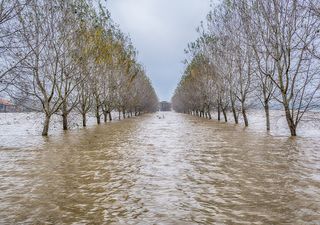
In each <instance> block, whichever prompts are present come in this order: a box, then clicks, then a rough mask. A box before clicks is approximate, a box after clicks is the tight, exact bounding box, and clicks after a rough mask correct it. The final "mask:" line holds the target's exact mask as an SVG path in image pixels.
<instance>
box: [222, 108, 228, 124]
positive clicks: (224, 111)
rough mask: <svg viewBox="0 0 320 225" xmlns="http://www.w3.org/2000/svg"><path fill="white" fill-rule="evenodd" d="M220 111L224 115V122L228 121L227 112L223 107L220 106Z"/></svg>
mask: <svg viewBox="0 0 320 225" xmlns="http://www.w3.org/2000/svg"><path fill="white" fill-rule="evenodd" d="M222 113H223V116H224V122H228V117H227V112H226V110H225V109H224V108H222Z"/></svg>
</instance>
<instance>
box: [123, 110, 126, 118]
mask: <svg viewBox="0 0 320 225" xmlns="http://www.w3.org/2000/svg"><path fill="white" fill-rule="evenodd" d="M122 117H123V119H125V118H126V111H125V110H123V111H122Z"/></svg>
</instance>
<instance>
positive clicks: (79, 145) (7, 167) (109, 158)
mask: <svg viewBox="0 0 320 225" xmlns="http://www.w3.org/2000/svg"><path fill="white" fill-rule="evenodd" d="M163 117H164V118H163ZM160 118H161V119H160ZM319 146H320V138H305V137H303V138H302V137H297V138H290V137H284V136H282V137H275V136H271V135H268V134H266V133H255V132H253V131H248V130H244V129H243V128H242V127H240V126H233V125H230V124H224V123H218V122H215V121H209V120H206V119H200V118H196V117H192V116H190V115H183V114H177V113H173V112H168V113H158V114H148V115H143V116H141V117H137V118H130V119H127V120H125V121H121V122H115V123H111V124H105V125H101V126H94V127H91V128H88V129H82V130H78V131H70V132H67V133H65V134H63V135H56V136H51V137H49V139H44V140H43V142H42V143H39V144H37V145H35V146H33V147H32V146H31V147H30V146H28V147H23V146H21V147H14V148H0V224H147V225H149V224H320V147H319Z"/></svg>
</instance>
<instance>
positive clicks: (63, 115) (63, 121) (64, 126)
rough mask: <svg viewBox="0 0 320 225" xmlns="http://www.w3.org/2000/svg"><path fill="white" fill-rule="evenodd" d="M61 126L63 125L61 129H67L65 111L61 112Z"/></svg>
mask: <svg viewBox="0 0 320 225" xmlns="http://www.w3.org/2000/svg"><path fill="white" fill-rule="evenodd" d="M62 126H63V130H68V114H67V113H63V114H62Z"/></svg>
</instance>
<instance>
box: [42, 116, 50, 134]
mask: <svg viewBox="0 0 320 225" xmlns="http://www.w3.org/2000/svg"><path fill="white" fill-rule="evenodd" d="M49 125H50V116H49V115H46V118H45V120H44V124H43V129H42V136H48V131H49Z"/></svg>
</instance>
